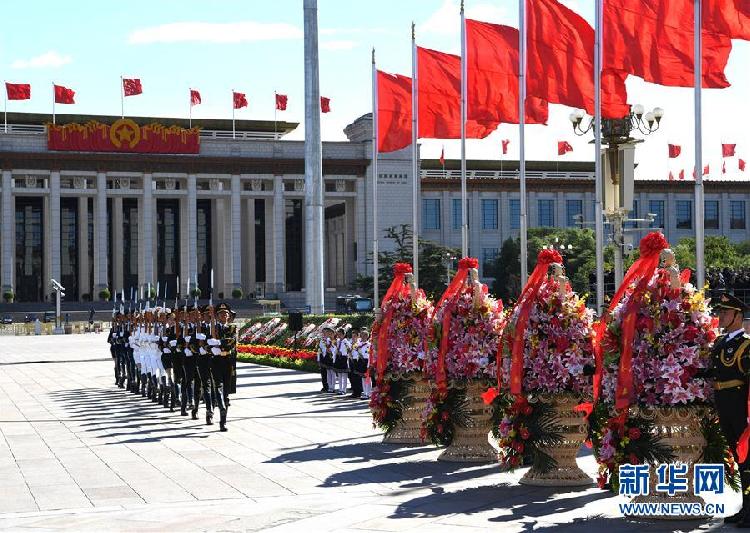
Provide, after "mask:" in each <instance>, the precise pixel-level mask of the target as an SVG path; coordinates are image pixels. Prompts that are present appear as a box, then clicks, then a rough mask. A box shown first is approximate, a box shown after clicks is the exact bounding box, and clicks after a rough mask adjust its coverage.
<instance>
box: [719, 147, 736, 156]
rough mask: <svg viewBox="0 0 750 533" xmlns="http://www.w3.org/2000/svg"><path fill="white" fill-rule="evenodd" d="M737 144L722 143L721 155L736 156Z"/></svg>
mask: <svg viewBox="0 0 750 533" xmlns="http://www.w3.org/2000/svg"><path fill="white" fill-rule="evenodd" d="M736 146H737V145H736V144H722V145H721V157H732V156H734V149H735V147H736Z"/></svg>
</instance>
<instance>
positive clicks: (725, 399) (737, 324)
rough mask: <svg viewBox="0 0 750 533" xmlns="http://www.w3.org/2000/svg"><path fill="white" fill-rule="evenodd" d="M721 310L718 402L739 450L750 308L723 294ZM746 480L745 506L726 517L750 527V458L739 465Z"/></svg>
mask: <svg viewBox="0 0 750 533" xmlns="http://www.w3.org/2000/svg"><path fill="white" fill-rule="evenodd" d="M714 309H716V310H718V313H719V327H721V328H722V330H723V334H722V335H721V336H719V337H718V338H717V339H716V342H715V343H714V346H713V350H712V352H711V362H712V371H711V374H712V377H713V379H714V391H715V393H714V401H715V402H716V410H717V412H718V413H719V423H720V424H721V431H722V433H723V434H724V437H725V438H726V440H727V443H728V444H729V446H730V448H731V449H732V450H733V451H735V450H736V446H737V442H738V441H739V438H740V435H742V433H743V431H745V428H746V427H747V425H748V373H749V372H750V335H748V334H747V333H745V330H744V329H743V327H742V320H743V315H744V313H745V312H747V310H748V307H747V306H746V305H745V304H744V303H743V302H742V300H740V299H739V298H737V297H735V296H733V295H730V294H723V295H722V296H721V298H720V300H719V303H718V304H716V305H714ZM738 466H739V471H740V479H741V482H742V509H740V511H739V512H738V513H737V514H735V515H733V516H729V517H727V518H725V519H724V522H726V523H734V524H737V527H740V528H750V459H746V460H745V462H744V463H741V464H739V465H738Z"/></svg>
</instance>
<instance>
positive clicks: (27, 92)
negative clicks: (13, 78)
mask: <svg viewBox="0 0 750 533" xmlns="http://www.w3.org/2000/svg"><path fill="white" fill-rule="evenodd" d="M5 92H6V94H7V95H8V100H31V84H29V83H8V82H7V81H6V82H5Z"/></svg>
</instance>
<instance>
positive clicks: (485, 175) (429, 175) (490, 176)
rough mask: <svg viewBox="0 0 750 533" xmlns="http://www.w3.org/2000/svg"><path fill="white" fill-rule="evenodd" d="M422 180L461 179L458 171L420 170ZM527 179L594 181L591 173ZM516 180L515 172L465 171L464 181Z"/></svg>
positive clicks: (530, 175)
mask: <svg viewBox="0 0 750 533" xmlns="http://www.w3.org/2000/svg"><path fill="white" fill-rule="evenodd" d="M420 175H421V176H422V179H449V180H451V179H452V180H459V179H461V171H460V170H441V169H424V168H423V169H422V170H421V174H420ZM526 177H527V178H529V179H564V180H582V181H590V180H593V179H594V173H593V172H549V171H537V170H535V171H529V170H527V171H526ZM509 178H510V179H518V171H517V170H467V171H466V179H479V180H496V179H509Z"/></svg>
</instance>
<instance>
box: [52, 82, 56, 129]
mask: <svg viewBox="0 0 750 533" xmlns="http://www.w3.org/2000/svg"><path fill="white" fill-rule="evenodd" d="M55 103H56V102H55V82H54V81H53V82H52V124H55Z"/></svg>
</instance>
